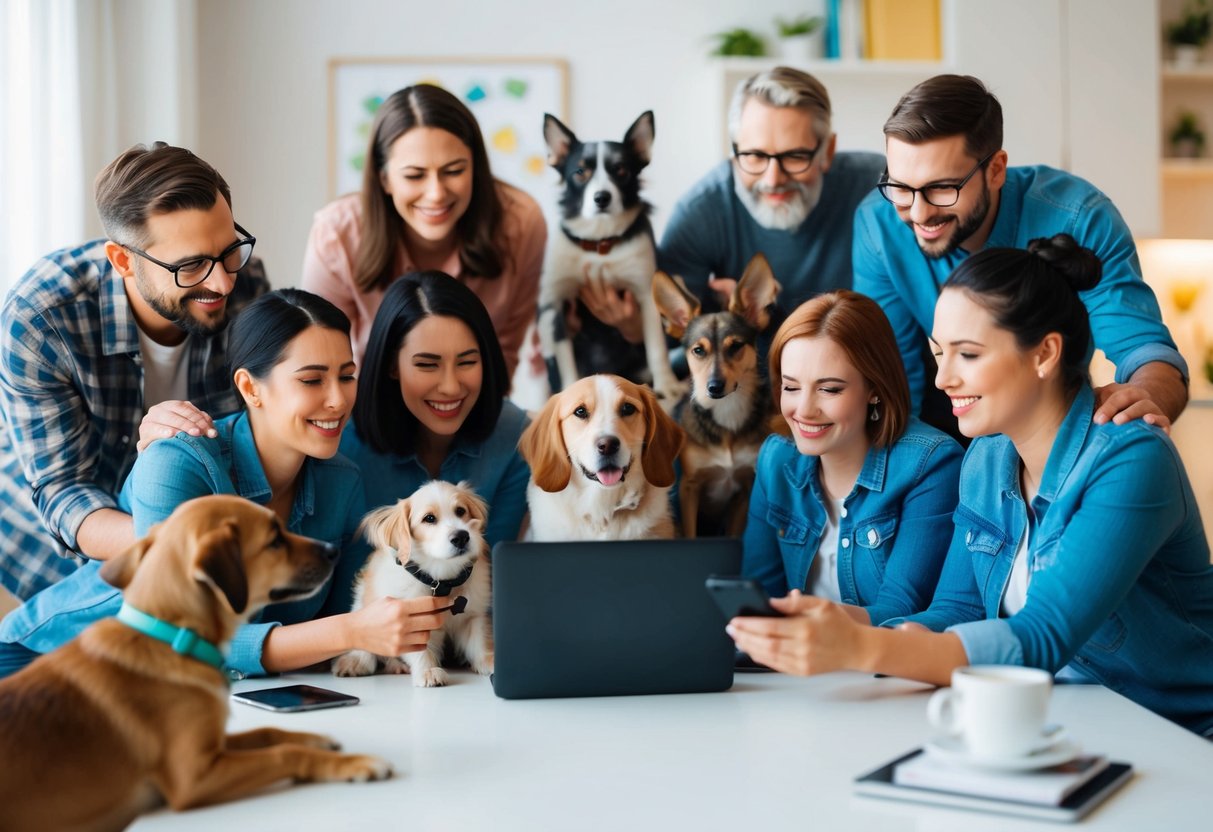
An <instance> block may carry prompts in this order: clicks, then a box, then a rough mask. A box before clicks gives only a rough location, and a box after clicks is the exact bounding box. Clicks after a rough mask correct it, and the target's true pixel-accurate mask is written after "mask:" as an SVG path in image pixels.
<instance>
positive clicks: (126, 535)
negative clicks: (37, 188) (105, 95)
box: [0, 142, 269, 598]
mask: <svg viewBox="0 0 1213 832" xmlns="http://www.w3.org/2000/svg"><path fill="white" fill-rule="evenodd" d="M95 197H96V201H97V208H98V212H99V213H100V216H101V224H102V227H103V228H104V230H105V233H106V235H107V238H108V239H99V240H93V241H91V242H88V243H84V244H83V245H81V246H78V247H73V248H68V249H62V250H60V251H56V252H53V253H51V254H48V255H46V256H45V257H43V258H42V259H41V260H39V261H38V262H37V263H35V264H34V266H33V267H32V268H31V269H30V270H29V271H28V272H27V273H26V274H25V275H24V276H23V277H22V278H21V279H20V280H19V281H18V282H17V283H16V285H14V286H13V288H12V290H11V291H10V292H9V295H8V297H7V298H6V299H5V302H4V305H3V308H2V309H0V413H2V414H3V417H4V418H3V424H0V492H2V493H0V501H2V504H0V581H2V582H3V584H4V586H5V587H6V588H7V589H8V590H9V591H11V592H12V593H13V594H14V595H16V596H17V597H19V598H27V597H29V596H30V595H32V594H33V593H34V592H36V591H38V590H40V589H42V588H44V587H46V586H49V585H50V584H52V583H54V582H55V581H57V580H58V579H59V578H61V577H63V576H64V575H67V574H69V573H70V572H72V571H74V570H75V569H76V567H77V565H78V564H79V562H80V558H81V557H87V558H96V559H108V558H110V557H112V556H114V555H116V554H118V553H119V552H122V551H124V550H125V549H126V548H127V547H129V546H130V545H131V544H132V543H133V542H134V529H133V526H132V524H131V518H130V516H129V515H127V514H125V513H123V512H121V511H119V510H118V509H117V507H116V506H117V500H116V499H115V495H116V494H117V492H118V488H119V487H120V486H121V484H122V481H123V479H124V478H125V477H126V474H127V472H128V471H129V470H130V467H131V465H132V463H133V462H134V459H135V455H136V453H137V450H138V449H139V448H141V447H142V446H143V445H145V444H146V443H147V442H149V441H153V440H155V439H158V438H162V437H165V436H172V435H173V434H175V433H177V432H178V431H182V430H184V431H187V432H189V433H192V434H193V435H203V434H208V433H213V427H212V422H211V417H212V416H213V417H215V418H218V417H220V416H224V415H227V414H229V413H232V412H234V411H235V410H236V409H237V408H238V406H239V399H238V397H237V396H236V392H235V390H234V389H233V388H232V383H231V374H230V371H229V369H228V367H227V338H226V334H225V331H224V330H225V327H226V325H227V323H228V321H229V319H230V318H231V317H232V315H234V314H236V312H237V311H238V310H239V309H240V308H241V307H243V306H245V305H247V304H248V303H249V302H250V301H251V300H252V299H253V298H255V297H256V296H258V295H260V294H261V293H262V292H264V291H266V290H267V289H268V288H269V284H268V283H267V282H266V279H265V273H264V270H263V269H262V268H261V264H260V262H259V261H257V260H255V259H253V258H252V253H253V245H254V244H255V243H256V239H255V238H254V237H253V236H252V235H251V234H249V233H248V232H246V231H245V230H244V229H243V228H241V227H240V226H239V225H237V224H236V223H235V221H234V220H233V218H232V208H231V191H230V190H229V188H228V186H227V183H226V182H225V181H224V180H223V177H222V176H220V175H219V172H218V171H216V170H215V169H214V168H213V167H211V166H210V165H209V164H207V163H206V162H204V161H203V160H201V159H199V158H198V157H197V156H195V155H194V154H193V153H191V152H190V151H188V150H185V149H183V148H179V147H171V146H169V145H166V144H165V143H163V142H156V143H155V144H154V145H153V146H152V147H150V148H148V147H145V146H142V145H137V146H136V147H133V148H131V149H130V150H128V151H126V152H125V153H123V154H122V155H121V156H119V157H118V158H117V159H115V160H114V161H113V162H111V163H110V164H109V165H108V166H107V167H106V168H105V170H103V171H102V172H101V174H100V175H99V176H98V177H97V181H96V183H95Z"/></svg>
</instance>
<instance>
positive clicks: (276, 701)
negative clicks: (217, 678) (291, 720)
mask: <svg viewBox="0 0 1213 832" xmlns="http://www.w3.org/2000/svg"><path fill="white" fill-rule="evenodd" d="M232 699H234V700H235V701H237V702H243V703H244V704H245V705H252V706H253V707H255V708H264V709H265V710H267V711H286V712H290V711H315V710H318V709H320V708H340V707H342V706H343V705H357V704H358V697H357V696H350V695H349V694H348V693H339V692H337V691H335V690H328V689H327V688H318V687H316V686H315V685H286V686H285V687H280V688H259V689H258V690H246V691H241V692H240V693H233V694H232Z"/></svg>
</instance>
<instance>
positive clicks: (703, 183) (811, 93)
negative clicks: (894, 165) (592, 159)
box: [657, 67, 884, 329]
mask: <svg viewBox="0 0 1213 832" xmlns="http://www.w3.org/2000/svg"><path fill="white" fill-rule="evenodd" d="M831 114H832V111H831V108H830V96H829V93H828V92H827V91H826V88H825V87H824V86H823V85H822V83H821V82H820V81H818V80H817V79H816V78H814V77H813V76H812V75H809V74H808V73H805V72H801V71H799V70H795V69H790V68H788V67H776V68H774V69H772V70H770V71H768V72H762V73H759V74H757V75H754V76H753V77H751V78H748V79H746V80H745V81H743V82H742V83H741V84H739V85H738V87H737V89H736V91H735V92H734V94H733V101H732V105H731V106H730V108H729V138H730V140H731V141H732V158H730V159H727V160H725V161H723V162H721V163H720V164H718V165H717V166H716V167H714V168H713V169H712V170H711V171H710V172H709V173H708V174H707V176H705V177H704V178H703V179H701V180H700V181H699V182H698V183H697V184H696V185H695V186H694V187H692V188H691V190H690V191H688V192H687V194H686V195H685V196H683V197H682V199H680V200H679V201H678V204H677V205H676V206H675V207H674V211H673V213H672V214H671V215H670V221H669V224H668V225H667V226H666V229H665V233H664V235H663V236H662V239H661V245H660V246H659V247H658V251H657V265H658V267H659V268H661V269H662V270H663V271H666V272H667V273H669V274H676V275H680V276H681V277H682V278H683V280H685V281H686V284H687V287H688V288H689V289H690V290H691V291H692V292H694V293H695V294H696V295H697V296H698V297H699V298H700V300H701V302H703V304H704V308H705V310H708V311H711V310H715V309H719V308H721V307H722V306H723V307H727V305H728V296H729V294H730V293H731V291H732V287H733V284H734V279H735V278H738V277H740V276H741V274H742V272H743V271H745V266H746V264H747V263H748V262H749V261H750V258H751V257H753V256H754V254H756V253H758V252H762V253H763V254H764V255H766V258H767V260H768V261H770V264H771V268H772V270H773V271H774V273H775V277H776V279H777V280H778V281H779V283H780V285H781V286H782V287H783V288H782V291H781V292H780V294H779V298H778V300H779V306H780V307H781V308H782V309H783V310H784V311H785V312H787V311H790V310H792V309H794V308H796V307H797V306H798V305H799V304H800V303H801V302H802V301H804V300H807V299H808V298H810V297H813V296H814V295H817V294H820V293H821V292H826V291H830V290H832V289H849V288H851V227H852V225H851V223H852V218H853V216H854V213H855V208H856V207H857V206H858V205H859V203H860V201H861V200H862V199H863V198H864V196H866V195H867V194H868V193H869V192H871V190H872V188H873V187H874V186H875V184H876V181H877V179H878V178H879V176H880V173H881V171H882V170H883V169H884V159H883V158H882V157H881V156H880V155H879V154H876V153H848V152H844V153H836V152H835V144H836V137H835V135H834V132H833V130H832V129H831ZM710 290H715V291H714V292H713V291H710ZM714 293H715V295H716V296H713V295H714ZM772 329H774V326H772Z"/></svg>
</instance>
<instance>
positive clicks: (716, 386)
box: [708, 378, 724, 399]
mask: <svg viewBox="0 0 1213 832" xmlns="http://www.w3.org/2000/svg"><path fill="white" fill-rule="evenodd" d="M708 395H709V396H710V397H712V398H713V399H722V398H724V379H722V378H710V379H708Z"/></svg>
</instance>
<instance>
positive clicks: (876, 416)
mask: <svg viewBox="0 0 1213 832" xmlns="http://www.w3.org/2000/svg"><path fill="white" fill-rule="evenodd" d="M879 405H880V399H876V401H874V402H870V404H869V406H870V407H871V410H870V411H868V418H869V419H870V420H872V421H873V422H879V421H880V407H879Z"/></svg>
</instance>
